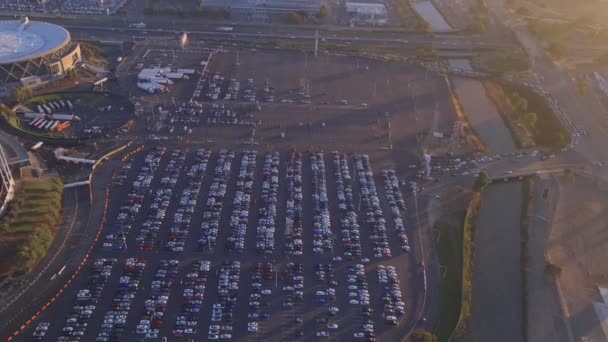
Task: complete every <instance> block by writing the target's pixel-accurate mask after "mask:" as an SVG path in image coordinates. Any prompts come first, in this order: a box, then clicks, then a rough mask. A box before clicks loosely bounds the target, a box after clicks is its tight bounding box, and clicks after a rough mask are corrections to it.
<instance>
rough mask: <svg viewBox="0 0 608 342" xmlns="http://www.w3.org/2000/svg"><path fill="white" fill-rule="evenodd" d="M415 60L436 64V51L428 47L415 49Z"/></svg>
mask: <svg viewBox="0 0 608 342" xmlns="http://www.w3.org/2000/svg"><path fill="white" fill-rule="evenodd" d="M416 59H417V60H419V61H421V62H436V61H437V60H439V55H438V54H437V50H435V49H433V48H429V47H425V48H419V49H416Z"/></svg>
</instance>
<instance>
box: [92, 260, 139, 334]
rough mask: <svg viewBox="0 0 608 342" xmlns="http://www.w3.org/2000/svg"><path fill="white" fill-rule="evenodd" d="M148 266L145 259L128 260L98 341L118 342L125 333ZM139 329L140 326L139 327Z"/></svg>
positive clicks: (100, 330)
mask: <svg viewBox="0 0 608 342" xmlns="http://www.w3.org/2000/svg"><path fill="white" fill-rule="evenodd" d="M147 264H148V260H146V259H143V258H139V259H137V258H128V259H127V260H126V261H125V266H124V269H123V274H122V276H121V277H120V279H119V283H118V289H116V292H115V293H114V297H113V298H112V304H110V308H109V310H108V311H106V314H105V316H104V318H103V323H102V324H101V328H100V329H99V333H98V334H97V339H96V340H97V341H100V342H102V341H103V342H105V341H118V340H120V337H121V336H122V334H123V333H124V331H125V324H126V319H127V315H128V314H129V310H130V309H131V304H132V303H133V299H134V298H135V294H136V293H137V290H138V289H139V288H140V282H141V279H142V275H143V273H144V270H145V268H146V265H147ZM138 328H139V326H138Z"/></svg>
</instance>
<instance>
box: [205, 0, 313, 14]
mask: <svg viewBox="0 0 608 342" xmlns="http://www.w3.org/2000/svg"><path fill="white" fill-rule="evenodd" d="M201 7H203V8H205V9H221V10H224V11H227V12H228V13H230V14H232V15H236V16H247V17H269V16H272V15H281V14H289V13H292V12H303V13H306V14H308V15H316V14H317V13H319V9H320V8H321V0H201Z"/></svg>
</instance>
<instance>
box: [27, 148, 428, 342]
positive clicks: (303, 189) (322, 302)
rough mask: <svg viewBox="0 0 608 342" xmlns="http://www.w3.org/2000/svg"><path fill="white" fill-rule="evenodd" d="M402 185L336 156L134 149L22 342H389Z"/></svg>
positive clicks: (407, 282)
mask: <svg viewBox="0 0 608 342" xmlns="http://www.w3.org/2000/svg"><path fill="white" fill-rule="evenodd" d="M402 180H403V179H401V178H399V177H397V175H396V174H394V173H393V172H391V171H385V172H383V171H381V170H380V169H376V168H374V165H372V162H371V161H370V159H369V158H368V157H367V156H366V155H357V154H344V153H340V152H338V151H330V152H325V153H321V152H316V153H300V152H296V151H284V152H262V151H255V150H253V149H251V150H245V151H230V150H222V149H214V150H211V149H203V148H192V147H189V148H188V147H186V148H184V147H182V148H179V147H156V148H148V149H145V150H144V151H142V152H140V153H138V154H136V155H135V156H134V157H133V159H131V160H127V161H126V162H125V163H123V164H122V165H121V166H120V167H119V169H118V170H116V173H115V177H114V180H113V185H112V191H111V194H112V195H111V196H112V197H111V200H110V203H111V206H110V209H109V212H108V215H109V216H108V218H109V221H108V224H107V225H106V227H105V228H104V229H105V230H104V234H103V235H102V239H101V241H100V243H99V245H98V247H97V248H96V250H95V252H94V256H93V258H92V260H93V261H92V262H90V264H89V266H88V267H87V269H86V270H85V272H83V274H82V275H81V276H80V277H79V278H78V279H77V280H76V281H75V283H74V284H73V285H72V286H71V287H70V288H68V290H67V291H66V292H65V293H64V294H63V296H62V297H61V301H62V304H63V305H54V306H52V307H51V308H50V309H49V310H48V311H47V312H45V313H44V314H42V316H41V318H40V319H39V321H38V322H41V323H40V324H39V325H33V326H32V328H31V329H30V330H31V331H28V334H26V335H25V339H30V338H31V336H32V335H35V336H38V337H37V338H40V339H41V340H53V341H55V340H65V341H71V340H81V341H91V340H97V341H112V340H121V341H125V340H126V341H135V340H139V339H144V338H145V339H152V340H160V339H161V338H162V337H168V338H169V339H171V340H180V339H183V340H195V341H197V340H198V341H200V340H216V339H221V340H231V339H234V340H243V341H244V340H255V341H266V340H274V341H279V340H286V339H289V340H316V339H321V338H328V339H332V340H375V339H378V340H387V339H388V340H395V339H396V338H397V337H398V336H400V335H401V334H403V333H404V331H403V330H404V329H405V328H406V324H405V321H406V320H407V318H408V315H411V314H412V312H411V310H412V309H413V308H412V307H411V304H410V300H411V297H413V296H415V289H414V288H413V283H414V282H415V281H416V277H417V275H416V272H415V271H413V270H415V267H416V266H415V261H414V260H413V258H411V257H410V254H408V251H409V249H410V245H409V242H408V240H409V239H408V238H409V236H408V234H411V225H410V223H409V221H410V220H409V219H408V218H409V212H408V211H407V208H406V206H408V205H409V204H408V203H406V202H407V201H406V200H405V198H406V197H404V196H405V195H407V193H405V194H404V192H407V191H409V190H407V189H408V188H409V185H408V184H407V183H405V185H404V186H403V184H402V183H403V182H402ZM57 317H61V318H60V319H58V318H57ZM47 323H48V324H47Z"/></svg>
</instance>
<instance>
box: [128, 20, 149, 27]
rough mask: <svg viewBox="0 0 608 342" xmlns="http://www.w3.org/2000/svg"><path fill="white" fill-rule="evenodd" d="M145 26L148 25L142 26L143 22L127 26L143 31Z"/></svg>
mask: <svg viewBox="0 0 608 342" xmlns="http://www.w3.org/2000/svg"><path fill="white" fill-rule="evenodd" d="M146 26H148V25H146V24H144V23H143V21H140V22H138V23H135V24H130V25H129V27H131V28H138V29H145V28H146Z"/></svg>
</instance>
